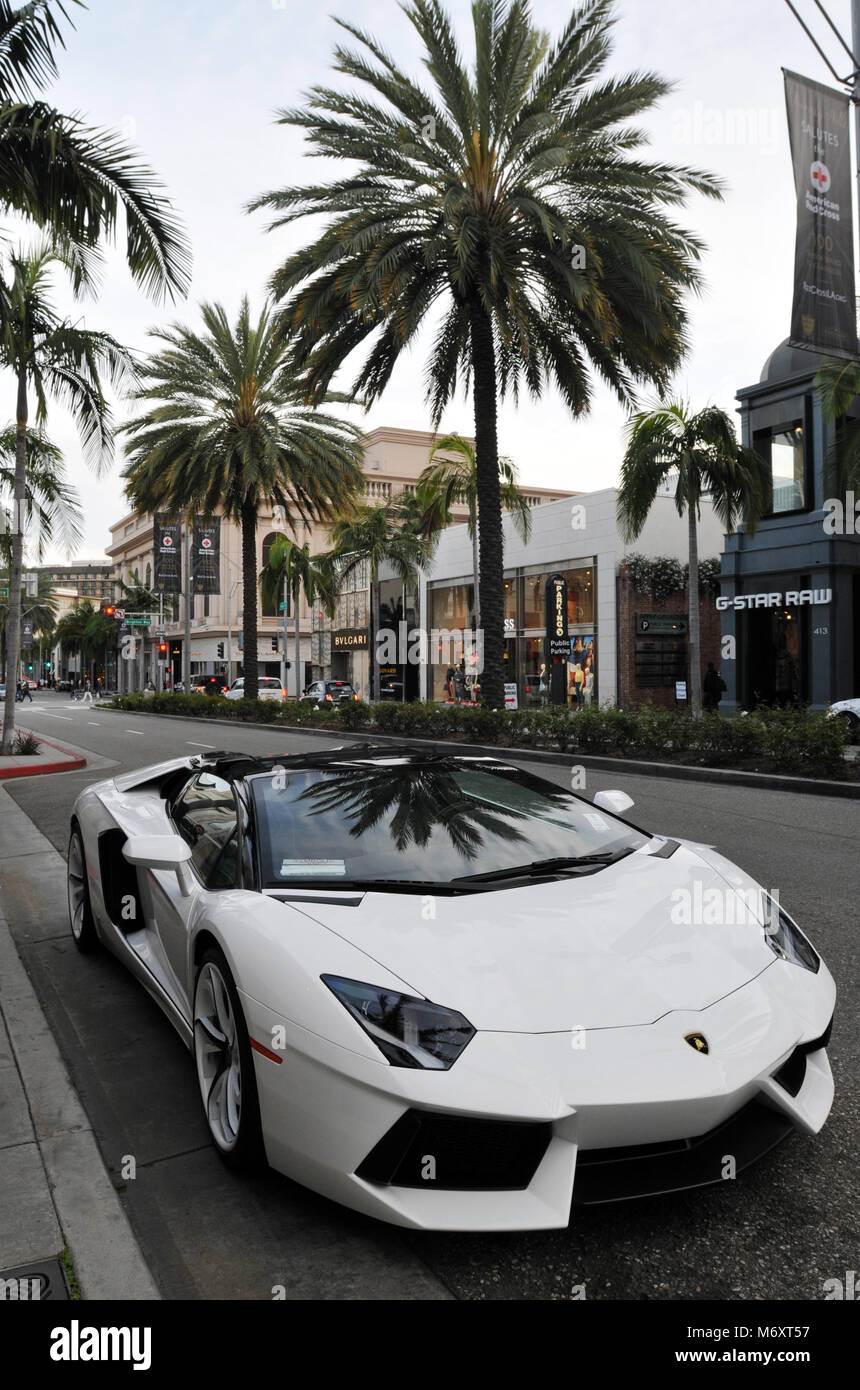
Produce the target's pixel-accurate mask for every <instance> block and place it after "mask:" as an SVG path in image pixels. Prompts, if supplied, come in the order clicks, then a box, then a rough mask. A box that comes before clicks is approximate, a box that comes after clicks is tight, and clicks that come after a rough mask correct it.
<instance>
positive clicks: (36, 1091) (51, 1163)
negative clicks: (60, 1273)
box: [0, 791, 161, 1302]
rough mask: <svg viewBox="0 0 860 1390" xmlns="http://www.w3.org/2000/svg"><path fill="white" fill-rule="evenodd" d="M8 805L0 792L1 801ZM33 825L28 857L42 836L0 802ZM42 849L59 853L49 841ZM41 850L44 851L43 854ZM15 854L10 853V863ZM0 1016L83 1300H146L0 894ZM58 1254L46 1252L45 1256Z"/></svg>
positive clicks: (126, 1231)
mask: <svg viewBox="0 0 860 1390" xmlns="http://www.w3.org/2000/svg"><path fill="white" fill-rule="evenodd" d="M3 801H8V802H11V798H7V797H6V796H5V795H4V794H3V792H2V791H0V802H3ZM16 814H17V815H18V816H20V817H23V818H24V819H25V820H27V821H28V822H29V823H30V826H31V828H32V832H33V840H32V841H31V845H33V844H35V849H34V848H32V847H31V848H30V849H29V850H28V853H31V854H32V853H34V852H35V853H39V852H40V847H39V844H38V841H41V840H44V837H43V836H42V835H41V832H40V831H38V830H37V828H36V827H35V826H34V825H33V824H32V822H31V821H30V819H29V817H28V816H26V815H25V813H24V812H23V811H21V809H20V807H18V806H17V804H16V803H14V802H11V805H3V807H2V815H0V827H4V826H8V825H10V824H11V822H12V820H13V819H14V817H15V815H16ZM44 843H45V845H46V847H47V850H49V851H50V853H52V854H56V853H57V851H56V850H55V849H54V848H53V846H52V845H49V844H48V842H47V841H44ZM47 850H46V852H47ZM15 857H16V856H15V855H14V854H13V855H11V856H9V861H10V862H11V860H13V859H14V858H15ZM0 1012H2V1016H3V1019H4V1022H5V1025H6V1030H7V1033H8V1037H9V1042H10V1045H11V1048H12V1053H13V1056H14V1059H15V1063H16V1066H17V1069H18V1073H19V1075H20V1078H21V1082H22V1084H23V1087H24V1091H25V1094H26V1099H27V1106H28V1110H29V1115H30V1122H31V1125H32V1129H33V1133H34V1140H35V1144H36V1146H37V1148H38V1151H39V1155H40V1158H41V1163H42V1167H43V1169H44V1177H43V1180H44V1182H45V1183H46V1185H47V1188H48V1192H49V1195H50V1199H51V1202H52V1203H53V1207H54V1210H55V1212H56V1217H57V1221H58V1223H59V1227H60V1230H61V1232H62V1236H63V1239H64V1241H65V1242H66V1244H67V1245H68V1247H69V1250H70V1251H71V1257H72V1263H73V1265H74V1268H75V1274H76V1277H77V1279H78V1283H79V1284H80V1288H81V1293H82V1295H83V1297H84V1299H87V1300H97V1299H121V1300H126V1301H134V1302H137V1301H151V1300H158V1299H160V1297H161V1296H160V1294H159V1292H158V1290H157V1288H156V1286H155V1283H154V1282H153V1279H152V1276H151V1275H150V1273H149V1268H148V1266H147V1264H146V1262H145V1260H144V1258H143V1255H142V1253H141V1250H140V1247H139V1245H138V1243H137V1240H136V1238H135V1236H134V1233H133V1231H132V1229H131V1226H130V1225H129V1222H128V1218H127V1216H126V1214H125V1211H124V1209H123V1207H122V1204H121V1202H120V1199H119V1197H118V1196H117V1193H116V1189H115V1188H114V1186H113V1183H112V1182H111V1179H110V1176H109V1174H108V1172H107V1169H106V1168H105V1165H104V1161H103V1159H102V1156H101V1153H100V1151H99V1148H98V1144H97V1142H96V1137H95V1134H94V1132H93V1128H92V1125H91V1123H90V1120H89V1117H88V1115H87V1113H86V1111H85V1109H84V1107H83V1104H82V1102H81V1100H80V1097H79V1096H78V1093H77V1091H76V1089H75V1087H74V1086H73V1084H72V1081H71V1078H70V1076H69V1073H68V1071H67V1070H66V1067H65V1064H64V1062H63V1059H62V1056H61V1054H60V1051H59V1047H58V1046H57V1042H56V1040H55V1038H54V1035H53V1033H52V1031H51V1028H50V1025H49V1024H48V1020H47V1018H46V1017H45V1013H44V1011H43V1009H42V1006H41V1004H40V1003H39V1000H38V998H37V996H36V993H35V990H34V988H33V985H32V982H31V980H30V977H29V975H28V972H27V969H26V966H25V965H24V962H23V960H22V959H21V957H20V955H19V954H18V949H17V946H16V943H15V940H14V937H13V935H12V931H11V927H10V925H9V922H8V919H7V917H6V916H5V911H4V908H3V903H2V897H0ZM57 1253H58V1252H57V1251H46V1252H45V1257H46V1258H51V1257H53V1256H55V1255H56V1254H57Z"/></svg>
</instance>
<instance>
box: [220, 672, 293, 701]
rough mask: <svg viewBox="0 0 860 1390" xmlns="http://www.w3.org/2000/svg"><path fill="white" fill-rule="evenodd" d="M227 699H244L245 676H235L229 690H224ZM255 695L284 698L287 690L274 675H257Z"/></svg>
mask: <svg viewBox="0 0 860 1390" xmlns="http://www.w3.org/2000/svg"><path fill="white" fill-rule="evenodd" d="M224 694H225V696H226V697H227V699H228V700H244V698H245V677H244V676H237V677H236V679H235V680H234V682H233V684H232V685H231V686H230V689H229V690H225V691H224ZM257 695H258V698H259V699H261V700H286V698H287V692H286V690H285V689H284V687H283V686H282V685H281V682H280V681H279V680H276V679H275V677H274V676H258V677H257Z"/></svg>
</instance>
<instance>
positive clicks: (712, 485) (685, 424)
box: [617, 401, 770, 718]
mask: <svg viewBox="0 0 860 1390" xmlns="http://www.w3.org/2000/svg"><path fill="white" fill-rule="evenodd" d="M667 479H671V480H672V482H673V484H674V496H675V506H676V508H677V510H678V515H679V516H683V515H684V514H685V513H686V516H687V528H688V535H689V547H690V572H689V581H688V602H689V624H690V639H689V646H690V709H691V711H692V713H693V716H694V717H695V718H698V717H699V716H700V715H701V713H702V668H701V659H700V655H699V648H700V645H701V642H700V636H699V544H698V532H697V529H696V523H697V521H698V518H699V514H700V507H701V501H702V498H703V497H705V496H710V499H711V501H712V503H713V507H714V511H715V512H716V514H717V516H718V517H719V519H720V521H721V522H722V523H723V528H724V530H725V531H726V533H727V534H729V535H731V534H732V532H733V531H734V530H735V528H736V526H737V524H738V522H739V521H740V520H741V519H743V521H744V523H745V525H746V528H747V530H748V531H749V533H750V534H752V533H753V532H754V531H755V528H756V525H757V524H758V521H759V518H760V517H761V516H762V514H763V512H764V511H765V510H766V509H767V506H768V498H769V487H770V472H769V469H768V466H767V464H766V463H765V461H764V459H763V458H762V457H761V455H760V454H757V453H756V452H755V450H754V449H748V448H746V446H745V445H743V444H739V443H738V440H737V436H736V434H735V427H734V424H733V422H732V420H731V418H730V416H728V415H727V414H726V412H725V411H724V410H719V409H718V408H717V407H716V406H706V407H705V409H704V410H700V411H699V412H698V413H697V414H695V415H693V414H691V413H690V410H689V407H688V406H687V405H685V404H684V403H683V402H681V401H668V402H666V403H665V404H662V405H658V406H657V407H656V408H655V409H653V410H651V411H640V412H639V413H638V414H635V415H633V416H632V417H631V419H630V421H629V422H628V426H627V449H626V452H625V454H624V458H623V460H622V463H621V486H620V488H619V490H618V503H617V506H618V521H619V524H620V526H621V528H622V531H623V534H624V538H625V540H626V541H633V540H635V539H636V537H637V536H638V535H639V534H640V533H641V531H642V528H643V526H644V525H645V522H646V520H647V518H648V513H649V512H650V510H651V508H652V506H653V505H654V499H655V498H656V496H657V493H658V491H659V488H660V486H661V484H663V483H664V482H666V480H667Z"/></svg>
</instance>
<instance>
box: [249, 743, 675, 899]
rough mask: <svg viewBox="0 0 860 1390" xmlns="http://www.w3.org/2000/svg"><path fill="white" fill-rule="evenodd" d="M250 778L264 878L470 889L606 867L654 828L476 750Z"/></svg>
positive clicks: (271, 884) (277, 883) (274, 882)
mask: <svg viewBox="0 0 860 1390" xmlns="http://www.w3.org/2000/svg"><path fill="white" fill-rule="evenodd" d="M249 783H250V786H251V789H252V795H253V799H254V806H255V812H256V821H257V826H258V839H259V855H260V871H261V883H262V886H263V887H265V888H282V887H284V886H285V885H291V886H294V887H295V886H296V885H299V886H304V887H310V886H317V885H320V884H328V885H330V886H334V885H335V884H339V885H341V886H343V887H350V886H355V885H361V884H364V883H370V884H375V885H376V886H379V887H386V886H394V887H396V886H398V885H403V886H406V885H409V884H415V885H421V886H428V885H430V886H433V887H437V888H441V887H444V886H446V885H453V886H454V887H455V888H456V889H457V890H460V889H462V890H463V891H467V889H468V887H469V886H470V884H469V880H472V885H471V886H474V887H478V886H487V885H486V884H485V883H484V884H481V883H480V878H481V877H482V876H484V875H492V876H494V877H495V876H500V877H502V878H505V877H510V878H511V879H512V880H516V879H517V871H519V870H522V873H521V874H520V879H521V878H522V877H523V876H532V875H533V876H537V875H539V874H540V873H541V872H548V871H552V872H555V871H558V872H563V871H567V870H568V869H570V870H571V871H575V868H576V865H575V862H574V861H577V860H581V861H583V867H584V866H585V862H586V861H590V864H589V867H590V868H599V867H602V864H603V863H604V862H607V861H608V860H611V859H612V858H615V857H620V855H621V854H624V853H628V852H630V851H631V850H633V849H637V848H638V847H639V846H640V845H643V844H645V843H646V842H647V839H648V837H647V836H646V835H644V834H642V833H641V832H640V831H638V830H635V829H633V827H632V826H629V825H626V824H625V823H624V822H623V821H620V820H618V819H617V818H616V817H614V816H612V815H610V814H609V813H608V812H606V811H602V810H598V809H597V807H595V806H593V805H592V804H590V803H589V802H586V801H583V800H582V799H580V798H579V797H576V796H574V795H572V794H571V793H570V792H568V791H565V790H564V788H562V787H557V786H555V785H554V784H553V783H552V782H547V781H544V780H543V779H542V778H537V777H533V776H532V775H531V774H529V773H526V772H523V771H521V770H520V769H518V768H508V767H502V766H498V765H492V764H487V763H484V764H482V763H481V762H480V761H479V760H477V759H476V760H469V759H466V758H463V759H452V758H441V759H435V760H432V759H426V758H424V759H403V758H400V759H397V758H394V757H392V758H388V759H373V760H370V759H368V760H366V761H365V760H350V761H348V762H346V761H345V762H343V763H331V762H330V763H326V764H325V765H321V766H304V767H301V766H299V767H293V768H290V769H289V770H287V769H286V768H284V767H278V766H275V767H274V768H273V769H272V771H271V772H270V773H269V772H266V773H263V774H258V775H256V776H254V777H252V778H250V779H249ZM560 861H565V862H564V865H562V864H561V863H560ZM476 876H478V882H475V879H476Z"/></svg>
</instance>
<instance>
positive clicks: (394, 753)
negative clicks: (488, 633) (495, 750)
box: [191, 743, 503, 781]
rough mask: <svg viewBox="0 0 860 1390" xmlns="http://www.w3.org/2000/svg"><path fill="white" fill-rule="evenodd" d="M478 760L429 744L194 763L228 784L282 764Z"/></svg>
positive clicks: (202, 758) (208, 756)
mask: <svg viewBox="0 0 860 1390" xmlns="http://www.w3.org/2000/svg"><path fill="white" fill-rule="evenodd" d="M470 756H472V757H474V756H475V755H474V754H472V755H469V754H468V753H460V752H458V751H457V750H456V749H454V748H444V747H442V748H440V747H439V746H437V745H436V744H428V743H396V744H394V743H349V744H344V745H339V746H338V747H337V748H323V749H320V751H319V752H314V751H308V750H307V749H305V750H302V751H298V752H294V753H290V752H287V751H284V752H282V753H271V754H265V755H263V754H258V753H235V752H231V751H229V750H226V751H225V750H220V751H218V752H211V753H209V752H207V753H201V754H198V755H196V756H195V757H194V758H193V759H192V760H191V761H192V764H193V766H194V767H198V768H204V767H205V768H211V769H212V771H213V772H216V773H217V774H218V776H219V777H223V778H224V779H225V780H226V781H236V780H241V779H242V778H245V777H253V776H255V775H256V774H258V773H261V772H271V770H272V768H273V767H275V766H277V765H278V764H279V763H283V764H286V765H292V766H300V765H301V766H310V767H317V766H322V767H324V766H325V764H326V763H329V762H340V763H342V762H349V761H351V760H352V759H358V758H362V759H364V758H368V757H370V758H374V757H378V758H410V759H412V760H414V761H416V762H440V761H445V760H449V759H450V760H460V759H462V758H465V757H470ZM482 761H492V762H498V763H501V762H502V761H503V760H502V759H501V758H487V756H486V755H483V757H482Z"/></svg>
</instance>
